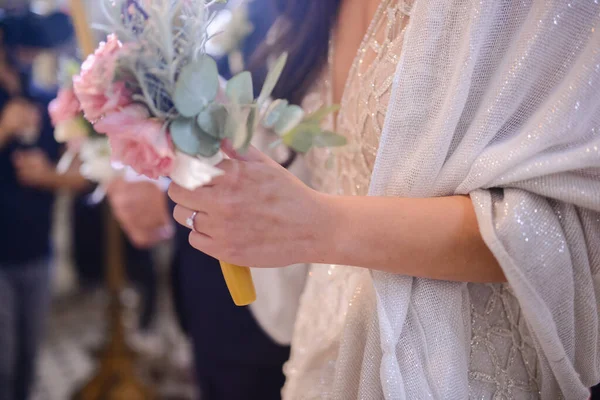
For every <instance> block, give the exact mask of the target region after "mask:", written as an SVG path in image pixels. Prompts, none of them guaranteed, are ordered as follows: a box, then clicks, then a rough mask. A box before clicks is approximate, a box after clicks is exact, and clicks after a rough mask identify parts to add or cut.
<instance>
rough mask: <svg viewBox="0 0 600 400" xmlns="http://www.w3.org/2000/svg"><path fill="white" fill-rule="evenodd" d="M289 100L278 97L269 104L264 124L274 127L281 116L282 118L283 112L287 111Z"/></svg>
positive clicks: (269, 127)
mask: <svg viewBox="0 0 600 400" xmlns="http://www.w3.org/2000/svg"><path fill="white" fill-rule="evenodd" d="M288 104H289V103H288V101H287V100H281V99H277V100H275V101H274V102H272V103H271V105H269V108H268V109H267V112H266V113H265V117H264V119H263V126H264V127H265V128H267V129H272V128H273V127H274V126H275V124H276V123H277V121H279V118H281V114H282V113H283V112H284V111H285V109H286V108H287V106H288Z"/></svg>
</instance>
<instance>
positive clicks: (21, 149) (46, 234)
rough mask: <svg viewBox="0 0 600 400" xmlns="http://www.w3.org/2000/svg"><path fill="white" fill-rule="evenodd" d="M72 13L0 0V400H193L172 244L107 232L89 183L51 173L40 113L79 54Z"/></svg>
mask: <svg viewBox="0 0 600 400" xmlns="http://www.w3.org/2000/svg"><path fill="white" fill-rule="evenodd" d="M83 3H84V6H85V12H86V15H87V17H88V21H93V22H102V19H103V17H102V13H101V8H100V3H101V2H100V1H98V0H86V1H83ZM71 11H72V10H71V9H70V2H69V1H66V0H32V1H23V0H0V34H1V38H2V41H1V42H0V46H1V47H0V106H1V111H2V114H1V116H0V190H1V191H2V193H1V194H0V196H2V200H0V210H1V211H0V241H1V242H2V245H0V348H1V349H2V350H0V353H3V354H0V375H1V376H0V400H13V399H18V400H24V399H27V398H30V399H35V400H62V399H70V398H75V397H74V396H80V397H78V398H89V399H92V398H122V399H134V398H160V399H195V398H198V396H199V393H198V392H199V390H198V389H197V385H196V383H195V379H194V372H193V368H194V367H193V351H192V349H191V345H190V343H189V341H188V339H187V337H186V335H185V334H184V333H183V331H182V324H181V323H180V321H179V319H178V317H177V313H176V312H175V307H174V305H173V290H172V286H173V270H172V263H173V262H172V260H173V239H171V240H161V241H160V242H158V243H153V244H152V245H151V246H149V245H141V246H140V245H138V244H132V243H131V242H130V240H129V239H127V236H125V235H121V234H119V233H115V231H114V230H113V231H112V233H108V232H109V231H111V229H112V228H111V227H110V225H111V224H110V222H108V221H109V219H107V217H106V212H105V208H106V207H105V204H104V203H106V201H105V200H104V199H103V198H102V197H101V196H100V197H98V193H97V191H96V187H95V185H93V184H91V183H90V182H88V181H86V180H85V179H84V178H82V177H81V176H79V175H78V174H77V173H71V172H72V171H67V172H66V173H64V174H63V175H62V176H60V177H59V176H58V175H57V174H56V172H55V171H56V169H55V165H56V163H57V162H58V161H59V159H60V156H61V154H63V153H64V150H65V149H64V148H63V147H62V146H60V145H59V144H58V143H56V141H55V140H54V138H53V128H52V125H51V123H50V119H49V116H48V113H47V108H48V104H49V102H50V101H51V100H52V99H53V98H54V97H56V94H57V90H58V89H59V86H60V84H61V82H60V81H59V77H60V69H61V65H63V64H64V62H65V60H70V59H79V60H81V58H82V57H81V52H80V50H79V49H78V43H77V40H76V37H75V34H74V29H73V27H72V21H71V20H70V15H71ZM228 18H229V17H228V14H227V13H225V14H223V17H222V18H221V19H222V21H221V22H222V23H226V22H227V19H228ZM221 22H219V23H221ZM104 37H105V34H104V33H101V32H97V37H96V40H97V41H100V40H101V39H103V38H104ZM212 50H213V51H215V54H217V53H218V52H219V48H218V46H213V47H212ZM11 131H19V134H18V135H13V136H11ZM72 169H73V168H71V170H72ZM173 229H174V228H173V227H171V230H173ZM111 235H112V236H111ZM115 235H117V239H115ZM167 236H169V235H166V236H165V237H167ZM170 236H172V235H170ZM170 236H169V237H170ZM167 239H168V238H167ZM111 240H113V241H114V240H117V241H118V242H119V244H118V245H117V246H116V248H117V250H116V253H117V254H116V255H115V254H111V251H112V252H113V253H114V252H115V245H114V243H113V249H112V250H109V248H108V247H107V246H110V245H108V241H111ZM115 256H116V257H117V258H116V260H117V262H116V263H117V264H119V265H118V268H117V270H113V271H112V272H109V271H108V268H107V267H106V266H107V265H108V264H110V263H111V260H110V258H111V257H112V263H113V264H115V258H114V257H115ZM111 274H112V284H108V283H107V276H110V275H111ZM111 285H112V286H111ZM115 285H116V286H115ZM115 299H116V300H115ZM115 318H118V321H117V322H115ZM121 341H123V343H124V344H122V345H121ZM113 350H114V351H113ZM111 352H112V353H111ZM115 360H117V361H115ZM111 363H112V364H111ZM32 364H33V365H32ZM111 365H112V366H111ZM105 368H106V369H105ZM111 368H112V370H118V371H120V373H122V374H123V375H124V376H127V377H128V378H126V379H131V382H134V383H131V385H133V386H132V387H134V386H136V385H137V386H140V387H143V391H142V392H143V393H145V395H142V396H139V393H138V394H136V393H132V392H127V390H128V388H127V385H124V386H123V387H121V389H123V390H122V391H121V392H120V393H119V394H118V395H115V394H114V393H113V394H110V395H106V393H104V394H103V393H102V392H103V390H104V389H105V388H106V387H107V386H110V385H112V384H111V383H110V382H111V377H110V376H108V377H107V376H104V378H103V380H102V382H101V383H99V384H98V382H100V381H94V379H96V378H98V376H99V375H102V374H105V375H106V374H109V375H110V373H111V372H110V370H111ZM107 371H108V372H107ZM30 375H31V376H30ZM115 379H116V378H115ZM94 382H96V384H97V386H99V388H96V389H97V390H96V392H95V393H92V394H90V393H91V392H93V390H92V389H89V388H90V387H92V386H93V385H94ZM107 382H108V383H107ZM113 383H114V382H113ZM8 386H11V387H13V389H12V393H10V392H11V390H6V388H7V387H8ZM85 387H88V389H89V390H90V391H91V392H88V393H87V394H83V395H82V392H81V391H82V390H84V388H85ZM128 393H129V394H128ZM136 396H137V397H136Z"/></svg>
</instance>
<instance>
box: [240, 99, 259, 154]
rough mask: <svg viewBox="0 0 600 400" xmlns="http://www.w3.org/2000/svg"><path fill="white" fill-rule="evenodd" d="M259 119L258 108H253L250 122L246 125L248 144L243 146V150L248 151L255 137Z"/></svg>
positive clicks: (249, 117) (249, 116) (249, 118)
mask: <svg viewBox="0 0 600 400" xmlns="http://www.w3.org/2000/svg"><path fill="white" fill-rule="evenodd" d="M257 117H258V110H257V109H256V108H251V109H250V113H249V114H248V122H247V123H246V128H247V130H248V131H247V133H246V142H245V143H244V145H243V146H242V150H247V149H248V147H249V146H250V143H251V142H252V137H253V136H254V130H255V128H256V120H257Z"/></svg>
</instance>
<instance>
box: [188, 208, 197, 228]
mask: <svg viewBox="0 0 600 400" xmlns="http://www.w3.org/2000/svg"><path fill="white" fill-rule="evenodd" d="M196 215H198V211H194V212H193V213H192V215H190V216H189V218H188V219H186V220H185V223H186V225H187V226H188V228H190V229H191V230H193V231H194V232H196V227H195V225H196V224H195V221H196Z"/></svg>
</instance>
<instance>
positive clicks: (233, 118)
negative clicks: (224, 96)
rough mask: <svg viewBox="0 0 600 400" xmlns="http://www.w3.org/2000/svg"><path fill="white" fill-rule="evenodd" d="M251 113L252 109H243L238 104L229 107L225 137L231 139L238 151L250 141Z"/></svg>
mask: <svg viewBox="0 0 600 400" xmlns="http://www.w3.org/2000/svg"><path fill="white" fill-rule="evenodd" d="M250 111H251V109H250V108H246V109H242V108H241V107H240V106H238V105H237V104H231V105H229V107H228V113H227V120H226V122H225V137H227V138H229V139H231V144H232V146H233V148H234V149H236V150H237V149H241V148H243V147H244V146H245V145H246V143H248V142H249V140H250V138H249V136H250V135H249V132H250V131H249V130H248V122H249V118H248V117H249V115H250Z"/></svg>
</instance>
